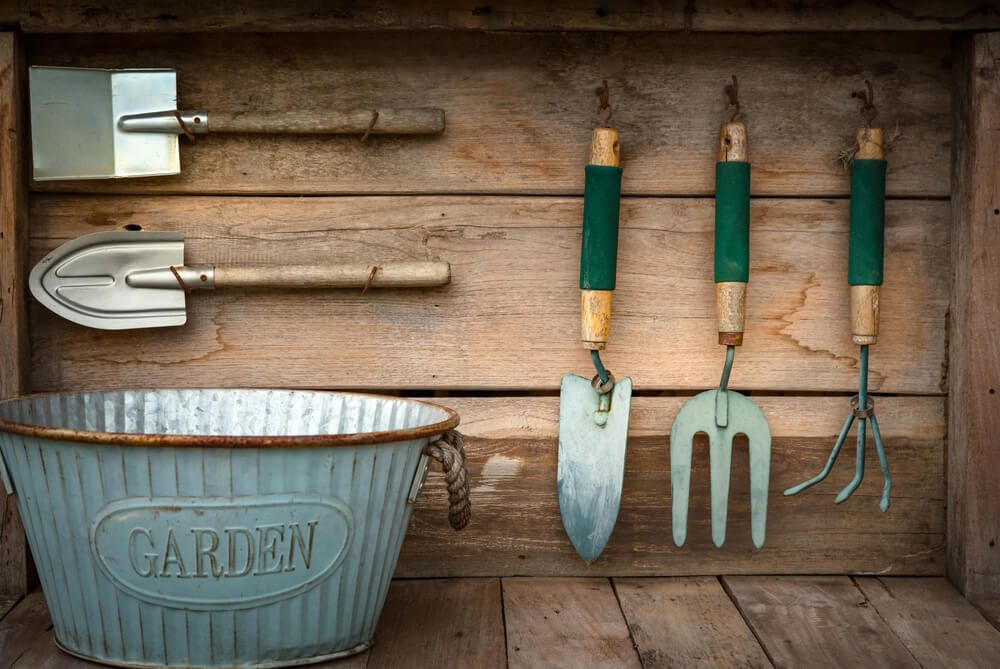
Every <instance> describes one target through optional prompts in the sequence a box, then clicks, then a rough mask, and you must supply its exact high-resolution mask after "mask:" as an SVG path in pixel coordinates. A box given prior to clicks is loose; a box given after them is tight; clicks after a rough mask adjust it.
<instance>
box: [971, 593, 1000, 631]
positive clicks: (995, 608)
mask: <svg viewBox="0 0 1000 669" xmlns="http://www.w3.org/2000/svg"><path fill="white" fill-rule="evenodd" d="M973 604H974V605H975V607H976V608H977V609H979V612H980V613H982V614H983V617H984V618H986V620H987V621H988V622H989V623H990V624H991V625H993V627H995V628H996V629H997V630H1000V599H981V600H979V601H976V602H973Z"/></svg>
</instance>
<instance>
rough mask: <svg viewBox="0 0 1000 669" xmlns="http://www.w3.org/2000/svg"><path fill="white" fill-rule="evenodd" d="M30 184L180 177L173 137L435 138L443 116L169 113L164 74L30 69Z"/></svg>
mask: <svg viewBox="0 0 1000 669" xmlns="http://www.w3.org/2000/svg"><path fill="white" fill-rule="evenodd" d="M29 86H30V89H31V144H32V158H33V163H34V178H35V179H36V180H37V181H47V180H54V179H110V178H116V177H144V176H157V175H166V174H178V173H180V169H181V167H180V152H179V149H178V140H177V136H178V135H179V134H187V135H197V134H204V133H207V132H209V131H212V132H227V133H281V134H324V135H325V134H358V135H362V134H368V133H370V134H402V135H421V134H437V133H440V132H443V131H444V110H442V109H438V108H416V109H379V110H372V109H355V110H342V111H329V110H325V111H322V112H319V111H293V112H213V113H212V114H211V116H209V114H207V113H206V112H202V111H178V110H177V73H176V72H175V71H174V70H169V69H162V70H156V69H150V70H98V69H87V68H75V67H37V66H36V67H31V68H30V72H29Z"/></svg>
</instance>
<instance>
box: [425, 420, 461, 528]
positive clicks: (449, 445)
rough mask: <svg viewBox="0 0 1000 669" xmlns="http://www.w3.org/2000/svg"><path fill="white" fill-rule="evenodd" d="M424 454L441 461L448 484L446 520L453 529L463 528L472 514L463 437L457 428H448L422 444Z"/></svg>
mask: <svg viewBox="0 0 1000 669" xmlns="http://www.w3.org/2000/svg"><path fill="white" fill-rule="evenodd" d="M424 455H426V456H427V457H430V458H433V459H435V460H437V461H438V462H440V463H441V469H442V470H443V471H444V480H445V483H446V484H447V486H448V520H449V522H450V523H451V526H452V527H453V528H454V529H456V530H461V529H464V528H465V526H466V525H468V524H469V518H470V517H471V516H472V508H471V504H470V502H469V472H468V470H467V469H466V467H465V438H464V437H463V436H462V435H461V434H460V433H459V432H458V431H457V430H449V431H448V432H445V433H444V434H443V435H441V438H440V439H438V440H437V441H432V442H431V443H429V444H427V445H426V446H424Z"/></svg>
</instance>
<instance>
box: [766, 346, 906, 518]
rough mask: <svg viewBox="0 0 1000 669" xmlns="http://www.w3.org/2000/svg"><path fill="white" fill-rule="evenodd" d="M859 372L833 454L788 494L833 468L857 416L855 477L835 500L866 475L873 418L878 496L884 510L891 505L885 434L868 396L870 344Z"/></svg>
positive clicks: (808, 485) (851, 490) (787, 493)
mask: <svg viewBox="0 0 1000 669" xmlns="http://www.w3.org/2000/svg"><path fill="white" fill-rule="evenodd" d="M859 363H860V364H859V367H860V374H859V377H860V378H859V380H858V394H857V395H856V396H854V397H853V398H851V406H852V411H851V413H850V415H848V416H847V420H846V421H844V427H843V428H841V430H840V435H839V436H838V437H837V442H836V443H835V444H834V445H833V450H832V451H831V452H830V457H829V459H827V461H826V465H824V466H823V469H822V471H820V473H819V474H817V475H816V476H814V477H812V478H811V479H809V480H808V481H805V482H804V483H800V484H798V485H797V486H792V487H791V488H789V489H787V490H786V491H785V496H786V497H787V496H790V495H796V494H798V493H800V492H802V491H803V490H806V489H808V488H811V487H813V486H814V485H816V484H817V483H819V482H820V481H822V480H823V479H825V478H826V477H827V476H828V475H829V474H830V471H831V470H832V469H833V465H834V463H835V462H836V461H837V457H838V456H839V455H840V451H841V449H842V448H843V447H844V442H845V441H847V435H848V433H849V432H850V430H851V425H852V424H853V423H854V420H855V418H856V419H857V421H858V435H857V436H858V439H857V455H856V457H857V461H856V462H855V464H854V478H852V479H851V482H850V483H848V484H847V485H846V486H845V487H844V489H843V490H841V491H840V492H839V493H838V494H837V497H836V498H835V499H834V502H835V503H837V504H841V503H843V502H845V501H846V500H847V498H848V497H850V496H851V495H852V494H853V493H854V491H855V490H857V489H858V486H860V485H861V481H862V480H864V477H865V427H866V426H865V422H866V421H871V425H872V438H873V440H874V441H875V450H876V451H877V452H878V461H879V466H880V467H881V469H882V497H881V499H880V500H879V508H880V509H881V510H882V511H883V512H885V511H887V510H888V509H889V495H890V493H891V491H892V477H891V476H890V474H889V460H888V458H887V457H886V455H885V445H884V444H883V443H882V434H881V433H880V432H879V429H878V420H877V419H876V418H875V403H874V402H873V401H872V399H871V398H870V397H869V396H868V347H867V346H862V347H861V356H860V361H859Z"/></svg>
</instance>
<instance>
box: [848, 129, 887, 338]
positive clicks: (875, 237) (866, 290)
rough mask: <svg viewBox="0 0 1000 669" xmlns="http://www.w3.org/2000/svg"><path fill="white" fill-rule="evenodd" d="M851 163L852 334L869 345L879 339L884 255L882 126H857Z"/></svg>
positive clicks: (850, 261) (850, 276) (849, 269)
mask: <svg viewBox="0 0 1000 669" xmlns="http://www.w3.org/2000/svg"><path fill="white" fill-rule="evenodd" d="M856 138H857V143H858V151H857V153H856V154H855V155H854V160H853V162H852V163H851V234H850V242H849V247H850V253H849V257H848V268H847V278H848V283H849V284H850V287H851V336H852V338H853V340H854V343H855V344H858V345H859V346H868V345H870V344H874V343H875V342H876V341H877V340H878V318H879V302H880V300H881V286H882V270H883V265H884V259H885V173H886V163H885V143H884V135H883V132H882V129H881V128H858V131H857V135H856Z"/></svg>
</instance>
